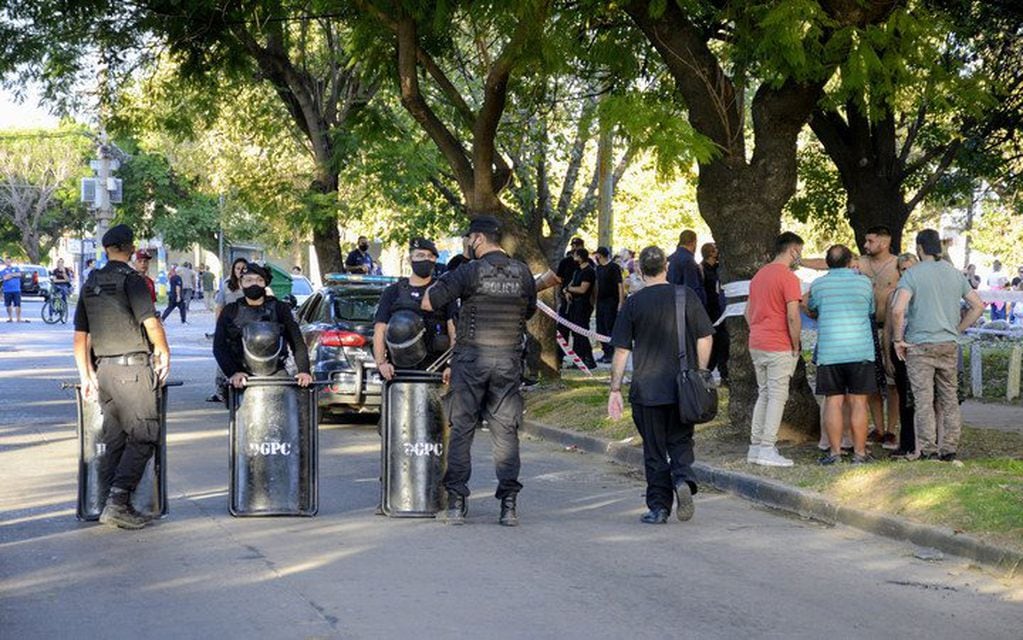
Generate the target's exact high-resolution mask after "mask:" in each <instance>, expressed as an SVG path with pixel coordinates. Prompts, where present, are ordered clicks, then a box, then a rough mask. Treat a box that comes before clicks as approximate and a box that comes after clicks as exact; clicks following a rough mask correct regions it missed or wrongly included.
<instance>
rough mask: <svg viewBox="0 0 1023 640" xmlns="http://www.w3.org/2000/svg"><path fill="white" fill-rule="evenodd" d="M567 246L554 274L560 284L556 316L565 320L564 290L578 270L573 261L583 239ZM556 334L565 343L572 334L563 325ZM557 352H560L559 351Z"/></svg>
mask: <svg viewBox="0 0 1023 640" xmlns="http://www.w3.org/2000/svg"><path fill="white" fill-rule="evenodd" d="M568 246H569V250H568V253H567V254H566V255H565V257H564V258H562V259H561V262H559V263H558V270H557V271H556V272H555V275H557V276H558V282H559V283H561V288H560V289H559V291H558V315H559V316H561V317H562V318H565V319H568V298H566V297H565V289H567V288H568V287H569V286H570V285H571V284H572V278H573V277H574V276H575V272H576V271H577V270H578V269H579V263H578V262H576V260H575V252H576V249H582V248H584V246H583V239H582V238H579V237H576V238H572V241H571V242H569V243H568ZM558 333H560V334H561V337H562V338H564V339H565V342H568V341H569V339H570V337H571V334H572V332H571V331H569V330H568V327H566V326H565V325H563V324H559V325H558ZM558 352H559V353H560V352H561V351H560V349H559V351H558Z"/></svg>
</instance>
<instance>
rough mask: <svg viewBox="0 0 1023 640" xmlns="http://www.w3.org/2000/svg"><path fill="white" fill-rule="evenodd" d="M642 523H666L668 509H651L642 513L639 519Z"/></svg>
mask: <svg viewBox="0 0 1023 640" xmlns="http://www.w3.org/2000/svg"><path fill="white" fill-rule="evenodd" d="M639 521H640V522H642V523H643V524H667V523H668V510H667V509H651V510H650V511H647V512H646V513H644V514H643V517H642V518H640V519H639Z"/></svg>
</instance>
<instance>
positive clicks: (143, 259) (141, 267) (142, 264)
mask: <svg viewBox="0 0 1023 640" xmlns="http://www.w3.org/2000/svg"><path fill="white" fill-rule="evenodd" d="M152 259H153V256H151V255H150V254H149V252H148V251H146V250H145V249H139V250H138V251H136V252H135V271H138V272H139V273H141V274H142V277H143V279H145V281H146V286H147V287H149V297H150V298H152V299H153V302H154V303H155V302H156V283H155V282H153V279H152V278H150V277H149V261H150V260H152Z"/></svg>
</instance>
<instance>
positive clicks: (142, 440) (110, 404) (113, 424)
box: [74, 224, 170, 529]
mask: <svg viewBox="0 0 1023 640" xmlns="http://www.w3.org/2000/svg"><path fill="white" fill-rule="evenodd" d="M133 241H134V235H133V234H132V231H131V229H130V228H128V227H127V226H125V225H123V224H122V225H117V226H115V227H113V228H112V229H110V230H109V231H107V232H106V233H105V234H103V238H102V242H103V248H104V250H105V251H106V253H107V258H108V262H107V264H106V265H104V266H103V268H102V269H96V270H94V271H92V272H91V273H90V274H89V277H88V278H87V279H86V281H85V283H84V284H83V285H82V295H81V297H80V298H79V299H78V306H77V308H76V309H75V343H74V351H75V364H76V365H77V367H78V374H79V376H80V377H81V381H82V393H83V394H84V396H85V398H86V399H92V398H94V397H97V396H98V399H99V404H100V406H101V407H102V409H103V440H104V444H105V445H106V451H107V455H106V456H105V458H104V462H103V468H102V469H100V474H101V475H102V476H103V480H104V482H105V483H107V484H109V486H110V493H109V494H108V495H107V501H106V505H105V506H104V507H103V512H102V513H101V514H100V516H99V521H100V522H101V523H103V524H108V525H112V526H115V527H120V528H123V529H141V528H142V527H144V526H146V524H147V523H148V522H149V521H150V518H149V517H147V516H145V515H143V514H141V513H139V512H138V511H136V510H135V508H134V507H133V506H132V504H131V493H132V492H133V491H134V490H135V487H136V486H137V485H138V483H139V480H141V479H142V475H143V473H145V470H146V465H147V464H148V462H149V457H150V456H152V455H153V452H154V451H155V450H156V443H157V439H158V438H159V435H160V412H159V408H158V406H157V393H156V391H157V388H158V387H159V386H160V385H161V384H163V383H164V382H165V381H166V380H167V373H168V372H169V371H170V349H169V348H168V347H167V336H166V335H165V334H164V332H163V325H162V324H160V319H159V317H158V316H157V315H156V309H155V307H153V301H152V299H151V298H150V297H149V288H148V287H146V282H145V280H143V279H142V276H141V275H139V273H138V272H137V271H136V270H135V269H134V268H133V267H132V266H131V265H130V264H129V260H131V256H132V252H133V251H134V250H135V248H134V246H133Z"/></svg>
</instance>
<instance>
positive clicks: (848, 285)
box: [808, 269, 874, 365]
mask: <svg viewBox="0 0 1023 640" xmlns="http://www.w3.org/2000/svg"><path fill="white" fill-rule="evenodd" d="M808 306H809V307H810V310H811V311H816V312H817V364H818V365H829V364H845V363H850V362H873V361H874V336H873V333H872V332H873V329H872V328H871V324H870V319H871V317H873V315H874V287H873V286H872V285H871V284H870V278H868V277H867V276H863V275H860V274H858V273H856V272H855V271H853V270H852V269H831V270H829V271H828V272H827V273H826V274H825V275H824V276H822V277H820V278H817V279H816V280H814V281H813V284H811V285H810V301H809V304H808Z"/></svg>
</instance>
